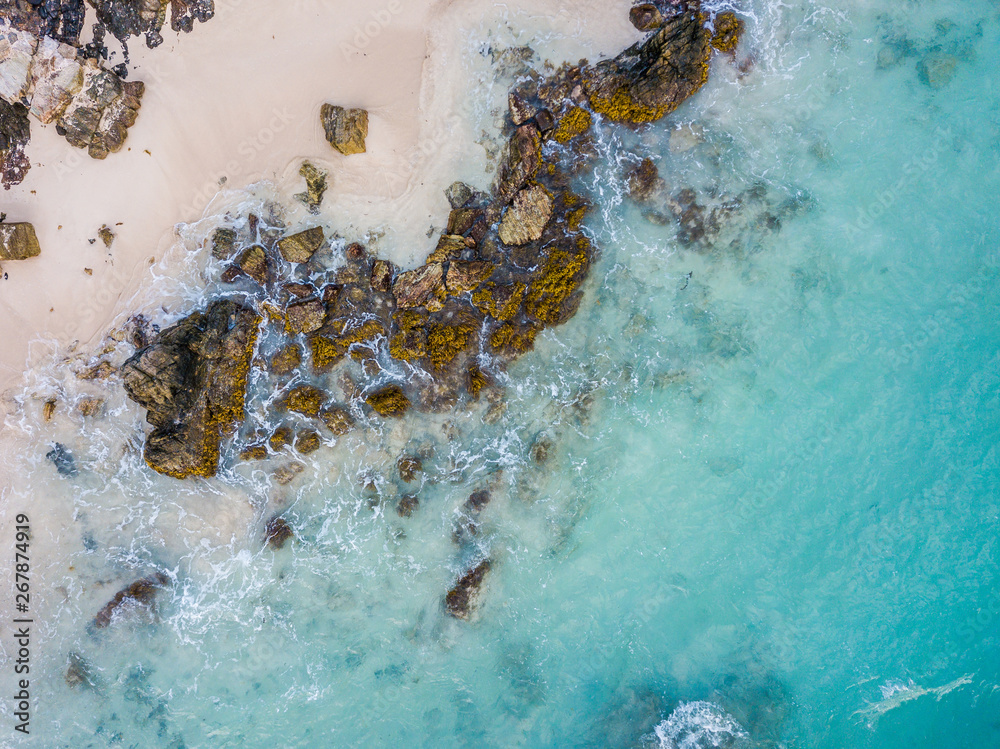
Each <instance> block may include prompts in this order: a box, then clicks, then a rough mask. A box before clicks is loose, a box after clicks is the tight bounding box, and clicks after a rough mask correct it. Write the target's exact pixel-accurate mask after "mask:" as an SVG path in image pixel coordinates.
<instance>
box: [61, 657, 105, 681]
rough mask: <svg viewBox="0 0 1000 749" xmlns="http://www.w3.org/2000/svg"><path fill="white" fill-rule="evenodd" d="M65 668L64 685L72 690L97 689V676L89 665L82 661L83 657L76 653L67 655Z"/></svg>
mask: <svg viewBox="0 0 1000 749" xmlns="http://www.w3.org/2000/svg"><path fill="white" fill-rule="evenodd" d="M67 660H68V664H67V666H66V677H65V678H66V684H67V685H68V686H69V687H70V688H72V689H76V688H77V687H86V688H88V689H99V688H100V682H99V681H98V678H97V674H95V673H94V670H93V668H91V666H90V664H89V663H87V661H86V660H84V658H83V656H82V655H80V654H79V653H76V652H71V653H70V654H69V658H68V659H67Z"/></svg>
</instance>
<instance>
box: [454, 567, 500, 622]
mask: <svg viewBox="0 0 1000 749" xmlns="http://www.w3.org/2000/svg"><path fill="white" fill-rule="evenodd" d="M492 566H493V564H492V562H490V560H489V559H484V560H483V561H482V562H480V563H479V564H477V565H476V566H475V567H473V568H472V569H471V570H469V571H468V572H467V573H465V575H463V576H462V578H461V579H460V580H459V581H458V582H457V583H455V587H453V588H452V589H451V590H450V591H448V595H447V596H445V599H444V605H445V610H446V611H447V612H448V613H449V614H451V615H452V616H453V617H455V618H456V619H465V620H468V619H469V618H470V617H471V615H472V614H473V612H474V610H475V608H476V606H477V605H478V602H479V596H480V589H481V588H482V585H483V581H484V580H485V579H486V574H487V573H488V572H489V571H490V569H491V568H492Z"/></svg>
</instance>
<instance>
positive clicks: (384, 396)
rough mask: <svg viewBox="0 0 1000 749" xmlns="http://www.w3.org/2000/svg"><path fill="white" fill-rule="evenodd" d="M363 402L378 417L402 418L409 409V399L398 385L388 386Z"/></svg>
mask: <svg viewBox="0 0 1000 749" xmlns="http://www.w3.org/2000/svg"><path fill="white" fill-rule="evenodd" d="M365 402H366V403H367V404H368V405H369V406H371V407H372V408H373V409H375V413H377V414H378V415H379V416H385V417H389V416H402V415H403V414H404V413H406V412H407V411H408V410H409V408H410V399H409V398H407V397H406V395H405V394H404V393H403V389H402V388H401V387H399V385H389V386H388V387H384V388H382V389H380V390H376V391H375V392H374V393H372V394H371V395H369V396H368V397H367V398H365Z"/></svg>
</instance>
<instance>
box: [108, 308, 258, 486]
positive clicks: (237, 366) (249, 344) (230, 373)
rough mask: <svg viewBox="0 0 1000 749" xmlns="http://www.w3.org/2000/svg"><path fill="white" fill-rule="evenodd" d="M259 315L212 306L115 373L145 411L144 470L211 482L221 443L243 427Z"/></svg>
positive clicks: (195, 315)
mask: <svg viewBox="0 0 1000 749" xmlns="http://www.w3.org/2000/svg"><path fill="white" fill-rule="evenodd" d="M260 323H261V318H260V316H259V315H258V314H257V313H256V312H254V311H253V310H250V309H248V308H246V307H243V306H242V305H240V304H239V303H237V302H235V301H232V300H228V299H226V300H221V301H217V302H213V303H212V304H211V305H210V306H209V307H208V309H207V310H206V311H205V312H203V313H202V312H196V313H195V314H193V315H190V316H188V317H186V318H184V319H183V320H181V321H180V322H179V323H177V324H176V325H174V326H173V327H171V328H168V329H167V330H164V331H163V332H162V333H161V334H160V335H159V337H158V338H157V340H156V341H155V342H154V343H153V344H152V345H150V346H147V347H146V348H144V349H142V350H140V351H139V352H137V353H136V354H135V356H133V357H132V358H131V359H129V360H128V361H127V362H125V364H124V366H123V367H122V374H123V377H124V384H125V391H126V393H128V396H129V398H131V399H132V400H134V401H135V402H136V403H138V404H139V405H140V406H142V407H143V408H145V409H147V411H148V413H147V414H146V420H147V421H148V422H149V423H150V424H152V425H153V427H154V429H153V431H152V432H151V433H150V434H149V436H148V437H147V439H146V449H145V458H146V462H147V463H148V464H149V466H150V467H151V468H152V469H153V470H155V471H157V472H159V473H162V474H164V475H167V476H171V477H173V478H178V479H185V478H190V477H195V476H201V477H211V476H214V475H215V473H216V471H217V470H218V466H219V444H220V442H221V440H222V438H223V437H224V436H225V435H226V434H229V433H231V432H232V431H234V430H235V428H236V427H237V426H238V425H239V424H240V423H241V422H242V421H243V418H244V414H245V405H244V401H245V397H246V387H247V377H248V374H249V371H250V359H251V356H252V354H253V350H254V346H255V345H256V342H257V334H258V327H259V325H260Z"/></svg>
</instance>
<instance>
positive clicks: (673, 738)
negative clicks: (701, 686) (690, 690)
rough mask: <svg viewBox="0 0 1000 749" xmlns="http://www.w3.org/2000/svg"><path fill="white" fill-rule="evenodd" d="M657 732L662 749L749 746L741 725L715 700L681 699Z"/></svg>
mask: <svg viewBox="0 0 1000 749" xmlns="http://www.w3.org/2000/svg"><path fill="white" fill-rule="evenodd" d="M654 734H655V736H656V738H657V739H659V742H660V743H659V747H660V749H709V747H723V748H724V749H736V748H737V747H746V746H749V744H748V738H749V737H748V736H747V733H746V731H744V730H743V728H742V726H740V724H739V723H737V722H736V721H735V720H734V719H733V718H732V717H731V716H730V715H729V714H728V713H726V711H725V710H723V709H722V708H721V707H719V706H718V705H716V704H715V703H713V702H703V701H700V702H682V703H681V704H680V705H678V706H677V709H676V710H674V711H673V712H672V713H671V714H670V717H669V718H667V719H666V720H665V721H663V722H662V723H660V724H659V725H658V726H657V727H656V729H655V731H654Z"/></svg>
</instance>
